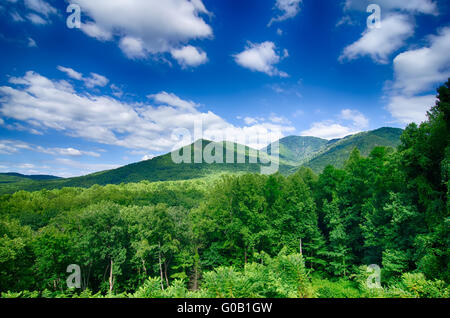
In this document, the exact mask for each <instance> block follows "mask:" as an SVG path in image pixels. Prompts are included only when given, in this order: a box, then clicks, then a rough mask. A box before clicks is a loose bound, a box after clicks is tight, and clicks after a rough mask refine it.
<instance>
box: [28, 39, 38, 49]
mask: <svg viewBox="0 0 450 318" xmlns="http://www.w3.org/2000/svg"><path fill="white" fill-rule="evenodd" d="M28 47H37V44H36V41H35V40H33V39H32V38H28Z"/></svg>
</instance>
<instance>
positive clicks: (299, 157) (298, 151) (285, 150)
mask: <svg viewBox="0 0 450 318" xmlns="http://www.w3.org/2000/svg"><path fill="white" fill-rule="evenodd" d="M327 143H328V140H326V139H321V138H316V137H300V136H289V137H285V138H282V139H280V140H279V147H280V160H281V162H283V163H286V164H288V165H293V166H300V165H301V164H303V163H305V162H307V161H309V160H310V159H312V158H313V157H314V156H315V155H316V154H317V153H318V152H319V151H321V150H323V149H324V147H325V146H326V145H327ZM272 147H273V144H270V145H269V146H267V147H266V148H264V149H263V150H264V151H266V152H268V153H271V151H272Z"/></svg>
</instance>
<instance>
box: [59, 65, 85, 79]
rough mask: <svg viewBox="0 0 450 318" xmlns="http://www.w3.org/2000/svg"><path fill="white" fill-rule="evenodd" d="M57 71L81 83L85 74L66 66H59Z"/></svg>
mask: <svg viewBox="0 0 450 318" xmlns="http://www.w3.org/2000/svg"><path fill="white" fill-rule="evenodd" d="M57 69H58V70H59V71H61V72H63V73H66V74H67V76H69V77H70V78H73V79H76V80H79V81H81V80H82V79H83V74H81V73H79V72H77V71H75V70H74V69H72V68H69V67H64V66H58V67H57Z"/></svg>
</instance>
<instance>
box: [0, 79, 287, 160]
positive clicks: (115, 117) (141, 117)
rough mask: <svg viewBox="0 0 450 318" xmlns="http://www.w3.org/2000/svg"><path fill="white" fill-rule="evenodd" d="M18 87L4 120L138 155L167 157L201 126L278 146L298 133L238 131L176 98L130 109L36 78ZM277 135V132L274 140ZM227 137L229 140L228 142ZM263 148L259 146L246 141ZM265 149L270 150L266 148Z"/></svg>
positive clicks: (6, 100)
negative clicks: (181, 134) (180, 134)
mask: <svg viewBox="0 0 450 318" xmlns="http://www.w3.org/2000/svg"><path fill="white" fill-rule="evenodd" d="M10 83H11V84H12V86H1V87H0V97H1V99H0V101H1V105H0V114H1V115H2V117H3V118H10V119H14V120H16V121H19V122H22V123H26V124H30V125H33V126H35V127H40V128H41V129H43V130H44V131H47V130H56V131H59V132H60V133H65V134H66V135H69V136H72V137H78V138H83V139H85V140H89V141H94V142H98V143H103V144H108V145H116V146H121V147H125V148H129V149H135V150H146V152H147V153H148V152H149V151H151V152H153V153H154V152H164V151H168V150H171V149H172V147H173V146H174V145H175V144H176V143H177V142H178V141H177V140H174V139H173V136H172V133H174V132H175V130H176V129H178V128H183V129H187V130H188V131H191V132H193V129H194V124H195V123H196V122H199V121H201V122H202V125H203V135H202V136H201V137H203V138H206V139H210V140H217V141H219V140H223V139H227V140H230V139H231V140H232V141H233V140H239V138H241V137H242V136H244V137H245V136H249V138H250V139H251V138H253V136H262V135H266V136H267V135H269V134H270V138H272V139H271V140H270V141H274V140H276V139H277V138H281V137H283V135H284V133H286V132H292V131H294V130H295V129H294V128H293V127H291V126H288V125H285V124H283V125H281V124H276V123H270V122H260V123H257V124H254V125H248V126H244V127H238V126H234V125H232V124H230V123H228V122H227V121H225V120H224V119H222V118H221V117H219V116H218V115H216V114H214V113H213V112H211V111H207V112H200V111H199V110H198V109H197V104H196V103H194V102H191V101H185V100H182V99H181V98H179V97H178V96H176V95H175V94H171V93H166V92H161V93H158V94H154V95H149V98H151V99H152V100H153V101H154V102H155V103H157V104H159V105H158V106H153V105H151V104H144V103H124V102H120V101H118V100H116V99H114V98H112V97H109V96H102V95H92V94H84V93H77V92H76V91H75V89H74V87H71V86H70V84H69V83H65V84H64V85H62V84H61V82H58V81H52V80H50V79H48V78H46V77H44V76H41V75H39V74H37V73H34V72H31V71H30V72H27V73H26V74H25V76H24V77H21V78H14V77H13V78H10ZM271 132H276V133H273V134H271ZM225 137H226V138H225ZM245 142H246V144H248V145H253V146H257V145H260V144H259V143H258V140H256V141H255V140H247V141H245ZM262 146H265V145H262Z"/></svg>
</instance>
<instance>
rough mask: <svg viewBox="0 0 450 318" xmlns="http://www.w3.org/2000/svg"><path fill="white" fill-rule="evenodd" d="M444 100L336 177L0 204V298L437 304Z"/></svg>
mask: <svg viewBox="0 0 450 318" xmlns="http://www.w3.org/2000/svg"><path fill="white" fill-rule="evenodd" d="M449 86H450V80H449V82H447V83H446V84H445V85H444V86H442V87H440V88H439V89H438V96H437V97H438V101H437V103H436V105H435V106H433V107H432V108H431V109H430V110H429V112H428V120H427V121H425V122H423V123H421V124H420V125H417V124H410V125H409V126H408V127H407V128H406V129H405V131H404V132H403V134H402V136H401V144H400V145H399V146H398V148H397V149H394V148H389V147H375V148H374V149H373V150H372V151H371V153H370V155H369V156H367V157H365V156H362V155H361V154H360V152H359V151H358V149H356V148H355V149H354V150H353V151H352V153H351V155H350V157H349V159H348V160H347V162H346V163H345V166H344V167H343V168H342V169H338V168H335V167H333V166H327V167H326V168H325V169H324V170H323V171H322V172H321V173H320V174H316V173H314V172H313V171H312V170H311V169H310V168H306V167H302V168H300V169H299V170H298V171H297V172H295V173H293V174H291V175H288V176H284V175H281V174H275V175H270V176H265V175H260V174H256V173H247V174H241V175H233V174H228V175H222V176H220V177H214V178H199V179H193V180H187V181H165V182H149V181H141V182H139V183H128V184H125V183H124V184H120V185H105V186H100V185H94V186H92V187H90V188H77V187H70V188H69V187H66V188H62V189H54V190H40V191H35V192H26V191H18V192H15V193H13V194H4V195H2V196H1V197H0V293H1V297H4V298H9V297H14V298H15V297H24V298H36V297H48V298H52V297H56V298H58V297H61V298H64V297H74V298H77V297H81V298H88V297H98V298H101V297H124V298H125V297H138V298H178V297H182V298H184V297H196V298H198V297H206V298H212V297H221V298H234V297H235V298H242V297H250V298H253V297H258V298H259V297H270V298H277V297H281V298H314V297H319V298H359V297H393V298H394V297H395V298H397V297H398V298H427V297H429V298H440V297H443V298H448V297H450V288H449V282H450V268H449V259H450V249H449V247H450V216H449V193H450V192H449V190H450V184H449V182H448V180H449V174H450V144H449V140H450V131H449V130H450V121H449V116H450V87H449ZM71 264H76V265H78V266H79V267H80V269H81V286H80V287H81V288H68V286H67V278H68V277H69V275H70V273H68V272H67V267H68V266H69V265H71ZM372 264H374V265H377V266H379V268H381V273H380V276H379V277H380V284H379V285H376V286H373V285H371V284H369V283H368V281H370V279H371V277H370V276H371V275H373V271H371V270H370V268H369V266H370V265H372ZM375 280H376V279H375Z"/></svg>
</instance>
